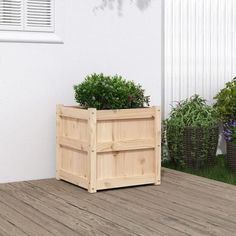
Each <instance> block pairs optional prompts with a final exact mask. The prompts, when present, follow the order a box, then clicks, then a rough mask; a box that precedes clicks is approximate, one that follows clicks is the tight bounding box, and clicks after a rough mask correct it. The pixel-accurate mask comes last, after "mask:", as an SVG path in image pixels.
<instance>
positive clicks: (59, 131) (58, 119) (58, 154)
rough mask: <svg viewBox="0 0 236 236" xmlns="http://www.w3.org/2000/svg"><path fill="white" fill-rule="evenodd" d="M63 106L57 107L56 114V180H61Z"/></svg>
mask: <svg viewBox="0 0 236 236" xmlns="http://www.w3.org/2000/svg"><path fill="white" fill-rule="evenodd" d="M62 106H63V105H57V112H56V179H57V180H59V179H60V176H59V170H60V169H61V162H62V153H61V146H60V144H59V137H60V136H61V135H62V122H61V116H60V113H61V108H62Z"/></svg>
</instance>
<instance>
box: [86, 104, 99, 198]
mask: <svg viewBox="0 0 236 236" xmlns="http://www.w3.org/2000/svg"><path fill="white" fill-rule="evenodd" d="M88 112H89V120H88V129H89V131H88V136H89V151H88V165H89V167H88V171H89V173H88V178H89V187H88V191H89V192H90V193H95V192H96V191H97V178H96V177H97V152H96V145H97V144H96V143H97V117H96V116H97V114H96V113H97V110H96V109H95V108H89V109H88Z"/></svg>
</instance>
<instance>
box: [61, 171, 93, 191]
mask: <svg viewBox="0 0 236 236" xmlns="http://www.w3.org/2000/svg"><path fill="white" fill-rule="evenodd" d="M59 174H60V178H61V179H63V180H66V181H68V182H71V183H72V184H75V185H79V186H81V187H82V188H88V185H89V181H88V179H85V178H82V177H79V176H77V175H76V174H73V173H69V172H67V171H66V170H63V169H61V170H60V171H59Z"/></svg>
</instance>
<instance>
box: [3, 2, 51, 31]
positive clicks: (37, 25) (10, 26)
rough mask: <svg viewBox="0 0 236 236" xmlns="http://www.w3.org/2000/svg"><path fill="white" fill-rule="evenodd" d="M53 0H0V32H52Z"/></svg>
mask: <svg viewBox="0 0 236 236" xmlns="http://www.w3.org/2000/svg"><path fill="white" fill-rule="evenodd" d="M53 3H54V2H53V0H0V30H21V31H43V32H45V31H46V32H52V31H53V30H54V22H53V18H54V7H53Z"/></svg>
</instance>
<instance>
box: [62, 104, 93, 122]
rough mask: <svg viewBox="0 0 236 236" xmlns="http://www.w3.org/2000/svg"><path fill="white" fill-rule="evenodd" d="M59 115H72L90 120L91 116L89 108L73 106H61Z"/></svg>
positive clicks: (74, 117) (75, 117)
mask: <svg viewBox="0 0 236 236" xmlns="http://www.w3.org/2000/svg"><path fill="white" fill-rule="evenodd" d="M59 116H62V117H70V118H73V119H79V120H88V118H89V114H88V110H86V109H81V108H80V107H72V106H71V107H70V106H61V109H60V111H59Z"/></svg>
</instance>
